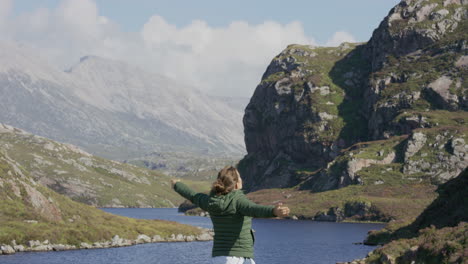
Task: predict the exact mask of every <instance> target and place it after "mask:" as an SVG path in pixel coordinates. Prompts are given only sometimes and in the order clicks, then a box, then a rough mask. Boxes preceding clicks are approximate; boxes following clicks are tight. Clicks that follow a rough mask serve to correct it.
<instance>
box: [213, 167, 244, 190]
mask: <svg viewBox="0 0 468 264" xmlns="http://www.w3.org/2000/svg"><path fill="white" fill-rule="evenodd" d="M239 176H240V174H239V171H238V170H237V169H236V168H234V167H233V166H227V167H224V168H223V169H222V170H220V171H219V173H218V179H217V180H216V181H215V182H214V183H213V186H212V189H211V191H212V192H214V193H215V194H216V195H224V194H228V193H229V192H231V191H232V190H234V188H235V187H236V184H237V182H239Z"/></svg>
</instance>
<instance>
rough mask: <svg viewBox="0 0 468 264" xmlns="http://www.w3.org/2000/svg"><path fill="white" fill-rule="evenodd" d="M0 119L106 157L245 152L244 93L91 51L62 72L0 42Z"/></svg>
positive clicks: (30, 52) (23, 49)
mask: <svg viewBox="0 0 468 264" xmlns="http://www.w3.org/2000/svg"><path fill="white" fill-rule="evenodd" d="M0 59H1V61H2V64H1V65H0V94H1V95H2V96H1V97H0V122H2V123H5V124H9V125H12V126H15V127H18V128H21V129H25V130H27V131H29V132H31V133H34V134H37V135H41V136H45V137H49V138H52V139H54V140H58V141H62V142H69V143H72V144H75V145H78V146H81V147H83V148H84V149H85V150H87V151H89V152H91V153H93V154H97V155H101V156H104V157H107V158H114V159H127V158H135V157H140V156H142V155H144V154H146V153H151V152H154V151H158V152H167V151H187V152H193V153H203V154H206V153H210V154H213V153H214V154H216V153H224V154H226V153H233V154H237V155H239V154H242V153H244V152H245V148H244V143H243V127H242V121H241V120H242V112H243V110H242V108H243V106H242V105H244V106H245V105H246V104H247V102H246V100H244V101H245V103H242V99H240V102H241V103H238V102H239V99H235V98H232V99H230V98H217V97H213V96H208V95H206V94H204V93H202V92H201V91H199V90H197V89H195V88H193V87H190V86H189V85H185V84H181V83H179V82H177V81H175V80H172V79H169V78H166V77H164V76H161V75H158V74H155V73H151V72H150V71H146V70H144V69H141V68H138V67H134V66H131V65H128V64H126V63H124V62H119V61H113V60H109V59H104V58H100V57H95V56H86V57H83V58H82V59H81V60H80V62H79V63H78V64H76V65H74V66H73V67H72V68H71V69H70V70H68V71H66V72H65V71H62V70H60V69H57V68H56V67H54V66H52V65H50V64H48V63H47V62H46V61H45V60H43V59H41V58H40V57H39V56H37V54H35V53H34V52H33V51H32V50H30V49H28V48H25V47H22V46H20V45H18V44H16V43H11V42H6V43H0Z"/></svg>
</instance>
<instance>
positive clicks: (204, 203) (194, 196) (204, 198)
mask: <svg viewBox="0 0 468 264" xmlns="http://www.w3.org/2000/svg"><path fill="white" fill-rule="evenodd" d="M171 182H172V187H173V188H174V190H175V191H176V192H177V193H178V194H180V195H181V196H182V197H184V198H185V199H187V200H189V201H191V202H192V203H193V204H195V205H198V206H199V207H200V208H201V209H203V210H205V211H206V210H207V209H206V208H207V207H208V195H206V194H204V193H197V192H195V191H193V190H192V189H190V188H189V187H188V186H187V185H185V184H184V183H182V182H180V181H179V180H172V181H171Z"/></svg>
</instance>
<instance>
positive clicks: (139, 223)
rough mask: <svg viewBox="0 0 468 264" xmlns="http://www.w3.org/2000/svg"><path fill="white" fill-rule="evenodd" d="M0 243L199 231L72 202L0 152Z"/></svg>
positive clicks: (72, 242) (70, 242) (70, 241)
mask: <svg viewBox="0 0 468 264" xmlns="http://www.w3.org/2000/svg"><path fill="white" fill-rule="evenodd" d="M0 201H1V202H0V244H10V243H11V241H12V240H16V243H17V244H23V245H25V244H26V243H27V242H28V241H30V240H39V241H44V240H49V242H50V243H55V244H68V245H76V246H78V245H80V243H81V242H88V243H92V242H97V241H106V240H110V239H111V238H112V237H113V236H115V235H118V236H120V237H122V238H126V239H135V238H137V236H138V235H139V234H145V235H148V236H154V235H160V236H161V237H169V236H170V235H171V234H184V235H198V234H200V230H199V229H197V228H195V227H191V226H187V225H182V224H178V223H175V222H169V221H159V220H139V219H130V218H126V217H121V216H116V215H112V214H109V213H105V212H103V211H101V210H99V209H96V208H93V207H91V206H88V205H85V204H82V203H78V202H74V201H72V200H71V199H69V198H68V197H65V196H63V195H60V194H58V193H56V192H54V191H52V190H50V189H48V188H47V187H44V186H42V185H41V184H39V183H37V182H36V181H34V180H33V179H32V177H30V174H29V173H28V172H27V171H26V170H25V169H24V168H23V166H22V165H21V164H20V163H18V162H16V161H14V160H13V159H12V157H11V156H10V155H9V154H7V153H5V152H4V151H0Z"/></svg>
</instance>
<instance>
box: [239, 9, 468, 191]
mask: <svg viewBox="0 0 468 264" xmlns="http://www.w3.org/2000/svg"><path fill="white" fill-rule="evenodd" d="M466 4H467V3H466V1H458V0H445V1H442V0H438V1H436V0H414V1H410V0H407V1H401V2H400V3H399V4H398V5H397V6H395V7H394V8H393V9H392V10H391V11H390V12H389V14H388V16H387V17H385V18H384V20H383V21H382V23H381V24H380V25H379V27H378V28H377V29H376V30H375V31H374V33H373V35H372V37H371V39H370V40H369V41H368V42H367V43H358V44H351V43H343V44H342V45H340V46H339V47H335V48H330V47H328V48H327V47H309V46H301V45H290V46H288V47H287V48H286V49H285V50H284V51H282V52H281V53H280V54H279V55H278V56H276V57H275V58H274V59H273V61H272V62H271V64H270V65H269V66H268V68H267V70H266V72H265V74H264V75H263V77H262V81H261V83H260V84H259V85H258V86H257V88H256V90H255V93H254V95H253V97H252V98H251V100H250V103H249V104H248V106H247V108H246V110H245V115H244V120H243V121H244V132H245V143H246V147H247V152H248V154H247V155H246V156H245V157H244V159H243V160H242V161H241V162H240V163H239V169H240V170H241V173H242V175H243V177H244V178H245V179H246V181H245V182H246V183H245V186H246V188H247V189H248V190H250V191H253V190H258V189H263V188H277V187H292V186H298V185H299V186H301V188H305V189H312V190H314V191H324V190H330V189H335V188H341V187H344V186H347V185H349V184H363V181H365V179H364V178H367V182H366V183H367V184H382V183H385V182H386V181H385V179H383V178H382V179H379V180H377V179H374V178H375V175H378V174H383V173H380V172H383V171H386V172H389V173H390V172H391V174H392V175H394V178H397V177H400V178H401V177H403V179H412V180H415V181H416V180H427V181H429V182H431V183H441V182H445V181H446V180H448V179H450V178H453V177H455V176H456V175H458V174H459V173H460V171H461V170H462V169H463V168H465V167H466V166H468V155H467V151H468V145H467V125H466V124H467V123H466V122H467V121H468V120H467V116H468V114H467V111H468V105H467V98H468V97H467V96H468V83H467V82H466V76H467V73H468V64H467V63H468V60H467V58H468V57H467V53H468V51H467V50H468V48H467V47H468V46H467V41H468V28H467V27H468V25H467V17H468V11H467V9H466ZM364 174H366V175H367V176H366V175H364ZM371 178H372V179H371ZM384 178H385V177H384ZM389 179H391V178H389ZM388 181H391V180H387V182H388Z"/></svg>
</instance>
